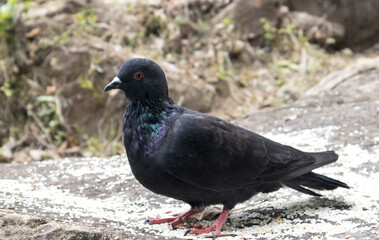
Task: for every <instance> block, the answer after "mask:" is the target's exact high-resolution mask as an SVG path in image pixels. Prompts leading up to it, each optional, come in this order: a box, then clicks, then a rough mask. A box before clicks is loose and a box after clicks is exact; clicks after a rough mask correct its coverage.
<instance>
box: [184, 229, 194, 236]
mask: <svg viewBox="0 0 379 240" xmlns="http://www.w3.org/2000/svg"><path fill="white" fill-rule="evenodd" d="M191 231H192V228H191V229H188V230H187V231H185V232H184V235H183V236H187V234H188V233H190V232H191Z"/></svg>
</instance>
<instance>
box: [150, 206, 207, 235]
mask: <svg viewBox="0 0 379 240" xmlns="http://www.w3.org/2000/svg"><path fill="white" fill-rule="evenodd" d="M201 211H203V209H201V210H193V209H190V210H189V211H187V212H185V213H183V214H180V215H179V216H177V217H172V218H153V219H149V220H147V221H146V222H147V223H149V224H160V223H170V228H171V229H173V230H174V229H175V228H177V227H193V228H200V226H191V225H185V224H181V223H183V222H185V221H186V220H187V218H189V217H190V216H192V215H194V214H196V213H199V212H201Z"/></svg>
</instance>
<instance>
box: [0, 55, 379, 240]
mask: <svg viewBox="0 0 379 240" xmlns="http://www.w3.org/2000/svg"><path fill="white" fill-rule="evenodd" d="M378 66H379V59H378V58H373V59H362V60H360V61H358V62H356V63H355V64H354V65H352V66H351V67H348V68H346V69H344V70H342V71H337V72H334V73H332V74H331V75H329V76H327V77H326V78H325V79H324V80H323V81H321V82H320V84H319V85H317V86H316V87H314V88H312V89H311V90H309V91H308V92H307V94H306V96H304V97H303V98H301V99H300V100H298V101H297V102H295V103H294V104H292V105H289V106H287V107H282V108H274V109H266V110H261V111H257V112H254V113H252V114H250V115H248V116H246V117H244V118H243V119H241V120H240V121H238V124H240V125H241V126H244V127H246V128H249V129H251V130H254V131H256V132H258V133H260V134H262V135H264V136H266V137H269V138H272V139H273V140H276V141H280V142H282V143H284V144H288V145H293V146H295V147H298V148H300V149H303V150H307V151H321V150H324V149H334V150H336V151H337V153H338V154H339V156H340V157H339V160H338V162H336V163H334V164H331V165H328V166H327V167H324V168H322V169H319V170H317V172H318V173H322V174H326V175H328V176H330V177H333V178H337V179H339V180H342V181H344V182H346V183H347V184H348V185H350V186H351V189H337V190H334V191H328V192H323V197H320V198H317V197H310V196H306V195H304V194H301V193H298V192H295V191H293V190H289V189H281V190H280V191H278V192H275V193H271V194H259V195H257V196H255V197H254V198H252V199H251V200H249V201H247V202H245V203H242V204H239V205H238V206H236V208H235V209H234V210H233V211H232V213H231V215H230V217H229V218H228V221H227V223H226V225H225V227H224V230H223V234H224V236H223V237H222V238H221V239H377V236H378V235H379V226H378V223H379V185H378V184H377V183H378V182H379V173H378V168H379V162H378V159H379V138H378V136H379V125H378V124H377V119H378V116H379V96H378V94H377V93H378V91H379V81H378V78H379V68H378ZM0 186H1V189H0V226H1V228H0V239H198V238H199V239H201V238H203V237H201V236H199V237H195V236H186V237H184V236H183V234H184V232H185V229H178V230H175V231H171V230H169V229H168V227H167V225H166V224H162V225H154V226H150V225H146V224H144V223H143V222H144V220H146V219H147V218H151V217H156V216H169V215H173V214H177V213H180V212H183V211H185V210H186V209H187V208H188V206H186V205H185V204H183V203H181V202H178V201H175V200H172V199H168V198H166V197H163V196H158V195H155V194H153V193H151V192H149V191H147V190H145V189H144V188H143V187H142V186H141V185H140V184H139V183H137V182H136V180H135V179H134V177H133V176H132V174H131V172H130V168H129V166H128V162H127V158H126V156H125V155H121V156H114V157H111V158H65V159H60V160H48V161H43V162H30V163H25V164H20V163H6V164H1V167H0ZM215 211H218V209H217V207H214V208H211V209H209V211H208V212H207V213H214V212H215ZM210 215H212V214H206V216H208V217H209V216H210ZM213 215H214V214H213ZM203 223H204V224H205V223H207V221H206V220H204V222H203Z"/></svg>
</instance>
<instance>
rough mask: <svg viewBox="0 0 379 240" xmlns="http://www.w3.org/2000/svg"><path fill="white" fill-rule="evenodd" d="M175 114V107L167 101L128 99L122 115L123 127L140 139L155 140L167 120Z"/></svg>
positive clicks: (163, 129)
mask: <svg viewBox="0 0 379 240" xmlns="http://www.w3.org/2000/svg"><path fill="white" fill-rule="evenodd" d="M173 115H175V108H174V107H173V105H172V104H170V103H168V102H163V101H162V102H154V103H151V102H149V101H129V102H128V105H127V107H126V112H125V116H124V129H125V128H129V129H131V130H132V131H131V132H132V136H130V137H135V138H138V139H140V140H142V141H145V142H146V141H149V142H150V141H151V140H154V139H155V140H156V138H157V135H158V136H159V135H162V132H163V131H166V130H165V128H167V126H166V122H167V120H168V119H169V118H170V117H172V116H173Z"/></svg>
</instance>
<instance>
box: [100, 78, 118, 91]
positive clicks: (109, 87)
mask: <svg viewBox="0 0 379 240" xmlns="http://www.w3.org/2000/svg"><path fill="white" fill-rule="evenodd" d="M120 83H121V80H120V79H119V78H118V77H115V78H113V80H112V82H110V83H108V84H107V86H105V88H104V92H107V91H109V90H112V89H119V86H120Z"/></svg>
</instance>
